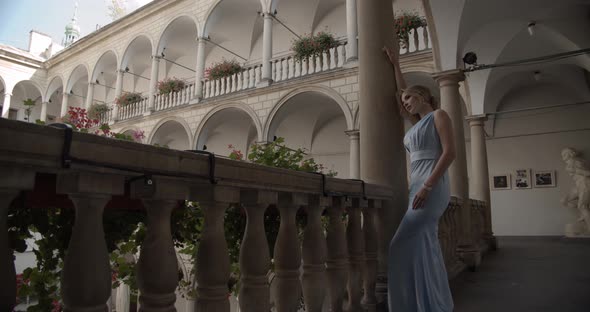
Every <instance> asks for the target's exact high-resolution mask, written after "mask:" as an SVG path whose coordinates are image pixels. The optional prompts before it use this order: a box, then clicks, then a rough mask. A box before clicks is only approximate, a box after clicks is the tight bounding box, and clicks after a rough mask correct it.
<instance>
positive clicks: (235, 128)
mask: <svg viewBox="0 0 590 312" xmlns="http://www.w3.org/2000/svg"><path fill="white" fill-rule="evenodd" d="M197 135H198V137H197V145H196V148H197V149H200V150H202V149H204V147H205V146H206V147H207V149H206V150H207V151H208V152H212V153H215V154H218V155H223V156H228V155H229V154H230V153H231V152H232V150H233V149H236V150H239V151H241V152H242V154H243V155H244V158H245V159H246V157H247V156H248V155H247V154H248V150H249V148H250V145H251V144H252V143H254V142H256V139H257V138H258V130H257V127H256V125H255V124H254V121H253V120H252V117H251V116H250V115H249V114H248V113H247V112H245V111H244V110H242V109H240V108H235V107H230V108H225V109H222V110H219V111H217V112H215V113H213V114H212V115H211V116H210V117H209V118H208V119H207V120H206V121H204V124H203V126H202V128H201V130H200V132H199V133H197ZM229 145H231V146H233V148H231V149H230V148H229Z"/></svg>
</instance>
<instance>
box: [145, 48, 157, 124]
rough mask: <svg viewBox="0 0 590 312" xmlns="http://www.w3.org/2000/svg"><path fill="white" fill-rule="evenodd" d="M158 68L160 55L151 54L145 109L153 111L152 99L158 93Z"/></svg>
mask: <svg viewBox="0 0 590 312" xmlns="http://www.w3.org/2000/svg"><path fill="white" fill-rule="evenodd" d="M159 69H160V57H159V56H157V55H154V56H152V72H151V75H150V93H149V98H148V107H147V111H148V112H152V111H154V100H155V96H156V94H157V93H158V91H157V90H158V73H159Z"/></svg>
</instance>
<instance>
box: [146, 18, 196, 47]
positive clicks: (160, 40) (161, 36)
mask: <svg viewBox="0 0 590 312" xmlns="http://www.w3.org/2000/svg"><path fill="white" fill-rule="evenodd" d="M181 18H188V19H190V20H192V21H193V23H194V24H195V28H196V29H197V36H199V34H200V32H199V30H200V27H199V21H198V20H197V18H196V17H195V16H193V15H189V14H180V15H176V16H174V17H171V18H169V19H168V21H167V22H166V26H164V28H162V31H161V32H160V33H159V34H158V42H157V44H156V46H155V47H156V51H155V54H159V53H160V52H161V51H160V49H161V45H162V43H163V42H162V39H163V37H164V34H166V31H167V30H168V28H170V26H171V25H172V24H173V23H174V22H176V21H177V20H179V19H181ZM195 40H197V39H196V38H195Z"/></svg>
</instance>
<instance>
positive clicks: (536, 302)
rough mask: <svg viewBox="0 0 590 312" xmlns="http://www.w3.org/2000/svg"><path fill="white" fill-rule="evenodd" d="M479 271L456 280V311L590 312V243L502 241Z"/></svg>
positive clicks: (550, 239)
mask: <svg viewBox="0 0 590 312" xmlns="http://www.w3.org/2000/svg"><path fill="white" fill-rule="evenodd" d="M498 244H499V249H498V250H497V251H495V252H492V253H490V254H488V255H487V256H486V257H485V259H484V261H483V263H482V265H481V267H480V268H478V270H477V272H469V271H467V272H464V273H462V274H460V275H459V276H458V277H457V278H455V279H454V280H453V281H451V290H452V292H453V298H454V300H455V312H488V311H489V312H512V311H515V312H516V311H518V312H529V311H530V312H533V311H534V312H545V311H546V312H553V311H556V312H557V311H559V312H588V311H590V239H565V238H562V237H499V239H498Z"/></svg>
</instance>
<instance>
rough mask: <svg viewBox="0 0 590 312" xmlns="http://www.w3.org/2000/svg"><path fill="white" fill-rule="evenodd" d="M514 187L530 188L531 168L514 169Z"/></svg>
mask: <svg viewBox="0 0 590 312" xmlns="http://www.w3.org/2000/svg"><path fill="white" fill-rule="evenodd" d="M514 188H515V189H528V188H531V170H530V169H516V174H515V175H514Z"/></svg>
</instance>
